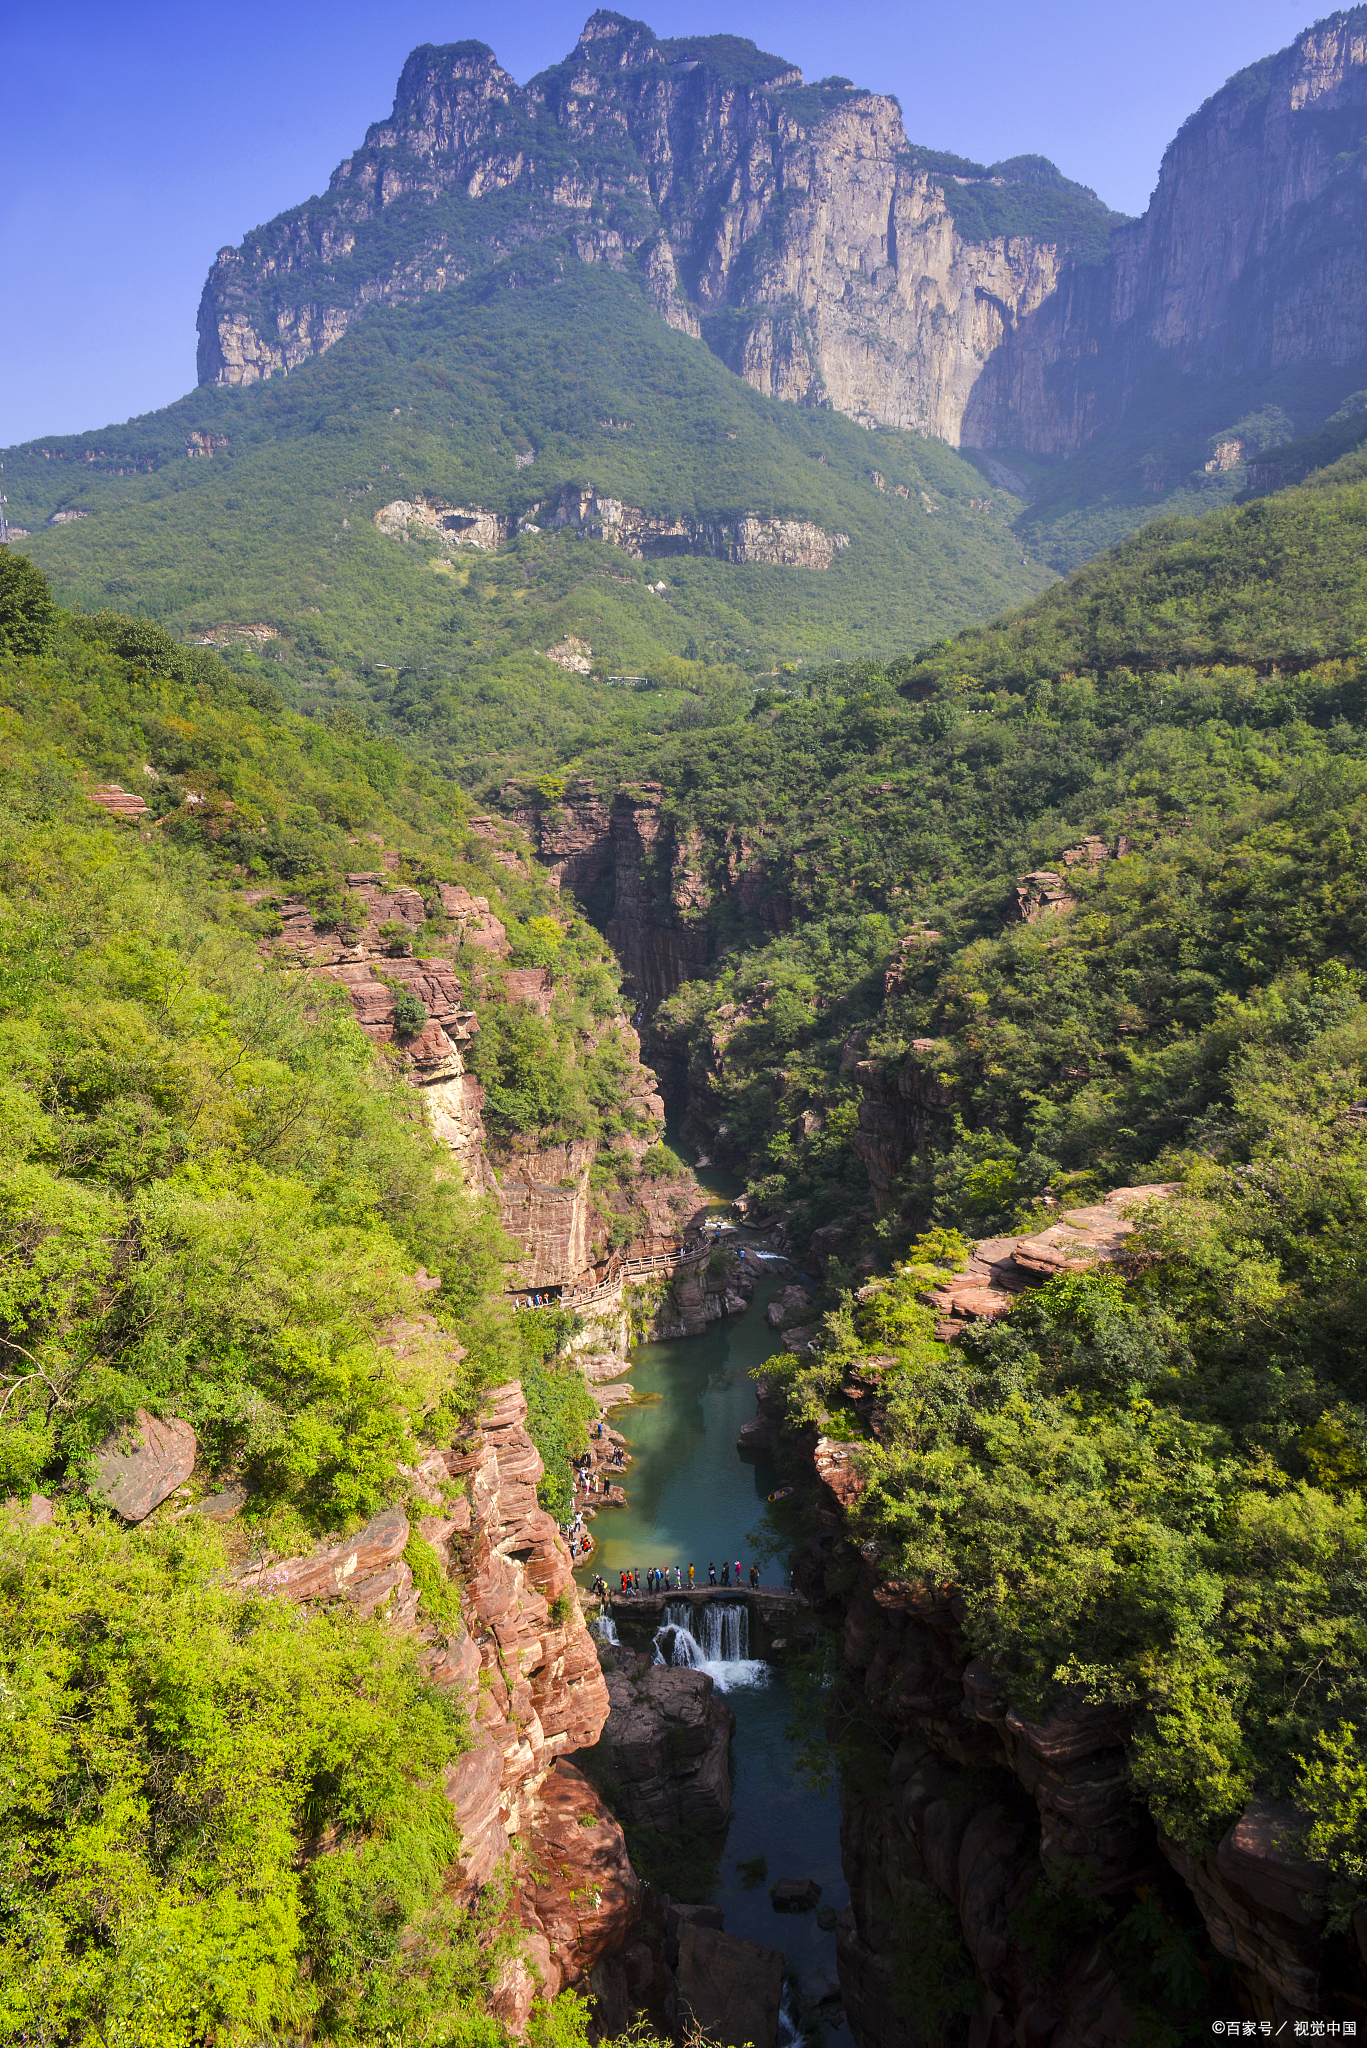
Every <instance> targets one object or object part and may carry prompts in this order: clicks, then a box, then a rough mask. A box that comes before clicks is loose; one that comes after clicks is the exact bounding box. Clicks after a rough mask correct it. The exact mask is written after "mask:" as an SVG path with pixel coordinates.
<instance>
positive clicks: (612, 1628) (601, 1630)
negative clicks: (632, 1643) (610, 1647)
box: [593, 1608, 622, 1649]
mask: <svg viewBox="0 0 1367 2048" xmlns="http://www.w3.org/2000/svg"><path fill="white" fill-rule="evenodd" d="M593 1625H594V1627H595V1629H597V1631H598V1636H599V1640H600V1641H602V1642H605V1643H615V1644H616V1645H617V1647H618V1648H619V1649H620V1648H621V1644H622V1638H621V1637H620V1636H619V1635H618V1633H617V1624H616V1622H615V1621H614V1620H613V1618H612V1616H611V1615H610V1614H609V1613H608V1612H607V1609H606V1608H604V1610H603V1612H602V1613H601V1614H600V1615H599V1617H598V1619H597V1621H595V1623H594V1624H593Z"/></svg>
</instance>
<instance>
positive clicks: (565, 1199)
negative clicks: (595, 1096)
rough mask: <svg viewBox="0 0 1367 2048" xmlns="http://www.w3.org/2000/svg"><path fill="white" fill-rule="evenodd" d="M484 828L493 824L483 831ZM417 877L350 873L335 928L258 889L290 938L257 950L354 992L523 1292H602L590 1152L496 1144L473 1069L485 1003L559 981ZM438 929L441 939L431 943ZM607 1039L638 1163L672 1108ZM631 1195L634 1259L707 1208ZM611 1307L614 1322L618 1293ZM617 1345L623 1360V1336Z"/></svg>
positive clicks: (680, 1192)
mask: <svg viewBox="0 0 1367 2048" xmlns="http://www.w3.org/2000/svg"><path fill="white" fill-rule="evenodd" d="M475 822H476V823H485V824H489V825H490V830H491V831H492V830H495V829H496V828H494V827H493V826H492V824H491V822H490V821H487V820H486V821H475ZM517 858H518V859H519V862H520V859H521V856H520V855H519V856H517ZM410 871H411V864H408V863H405V861H404V858H403V857H402V856H401V855H400V854H398V853H396V852H387V853H384V854H382V856H381V857H380V863H379V865H378V866H377V867H375V868H373V869H359V868H358V869H357V870H355V871H354V872H352V873H350V874H348V875H347V877H346V884H347V899H348V900H347V904H346V908H345V912H344V916H343V918H340V919H335V920H334V921H330V922H327V923H320V922H319V919H318V917H317V916H315V914H314V912H313V911H312V910H311V909H310V907H309V905H308V904H307V903H306V902H305V901H304V900H303V899H302V898H299V897H288V896H285V897H281V896H279V895H278V893H277V892H275V891H271V890H265V889H250V890H246V891H244V892H243V893H244V900H245V901H246V902H247V903H248V904H249V905H256V904H260V903H264V902H267V901H270V902H273V903H274V904H275V906H276V908H277V910H278V914H279V917H280V923H281V931H280V935H279V937H278V938H277V939H275V940H267V941H263V942H262V948H261V950H262V951H263V953H270V952H272V951H278V952H281V953H284V954H286V955H287V956H288V957H289V958H290V959H292V960H293V961H294V963H295V964H297V965H298V966H300V967H303V968H305V969H307V970H308V971H309V972H310V973H313V974H316V975H318V976H319V977H321V978H322V979H324V980H328V981H332V982H335V983H337V984H339V985H340V987H341V988H342V989H344V990H345V992H346V995H347V998H348V1000H349V1002H350V1004H351V1009H352V1014H353V1015H354V1016H355V1018H356V1021H357V1023H358V1024H359V1025H360V1027H361V1029H362V1030H363V1031H364V1032H365V1034H366V1036H367V1037H368V1038H369V1039H370V1040H371V1041H372V1042H373V1043H374V1044H376V1045H379V1046H384V1047H385V1048H386V1049H387V1051H388V1055H389V1057H390V1058H391V1059H392V1060H393V1061H395V1062H396V1064H397V1065H398V1066H399V1067H400V1068H401V1069H402V1070H403V1071H404V1073H405V1074H406V1076H407V1078H408V1080H409V1081H410V1083H411V1084H412V1085H413V1086H414V1087H415V1088H416V1089H418V1091H419V1092H420V1094H421V1096H422V1100H423V1106H424V1109H425V1111H426V1114H427V1121H428V1124H429V1126H430V1128H431V1130H432V1131H433V1134H434V1135H435V1136H436V1137H437V1138H439V1139H440V1140H441V1141H442V1142H443V1143H444V1144H445V1145H446V1146H447V1147H448V1148H449V1149H450V1151H451V1152H452V1154H453V1155H454V1157H455V1158H456V1159H457V1160H458V1162H459V1164H460V1167H461V1170H462V1174H463V1176H464V1178H465V1181H466V1183H467V1185H469V1186H471V1187H473V1188H475V1189H478V1190H483V1191H486V1192H488V1193H490V1194H492V1195H494V1196H495V1197H496V1199H497V1201H498V1204H499V1209H500V1217H501V1221H502V1223H503V1226H504V1228H505V1229H506V1230H507V1231H508V1233H509V1235H510V1236H511V1237H513V1238H514V1239H515V1240H516V1241H517V1242H518V1243H519V1244H520V1245H521V1248H522V1261H521V1267H520V1280H521V1284H522V1286H523V1287H525V1288H527V1289H530V1290H532V1291H539V1290H542V1289H552V1288H573V1287H575V1286H576V1285H578V1286H580V1287H589V1288H591V1289H592V1288H595V1287H602V1286H603V1285H604V1284H605V1283H607V1282H608V1281H609V1280H610V1279H611V1277H612V1274H613V1272H614V1271H615V1270H616V1268H615V1266H614V1261H613V1255H612V1254H610V1253H609V1250H608V1238H609V1235H610V1231H611V1226H612V1224H613V1222H614V1221H615V1220H616V1219H615V1215H610V1214H608V1213H607V1210H606V1209H605V1208H604V1205H603V1201H602V1200H600V1198H599V1197H598V1196H597V1195H596V1194H595V1192H594V1190H593V1189H592V1187H591V1185H590V1169H591V1168H592V1165H593V1162H594V1157H595V1147H594V1144H593V1141H592V1140H589V1139H579V1140H571V1141H569V1142H567V1143H558V1144H547V1145H543V1144H539V1143H538V1142H537V1141H536V1140H535V1139H528V1138H517V1139H514V1140H513V1141H512V1142H511V1143H509V1144H506V1145H504V1146H502V1147H495V1146H494V1145H492V1144H491V1142H490V1140H489V1137H488V1134H487V1132H486V1129H485V1124H484V1117H483V1108H484V1090H483V1088H482V1086H481V1084H480V1082H479V1081H478V1079H477V1078H476V1076H475V1075H474V1074H473V1073H471V1072H469V1071H468V1069H467V1066H466V1062H465V1055H466V1053H467V1052H468V1049H469V1047H470V1044H471V1042H472V1041H473V1039H474V1037H475V1035H476V1034H477V1032H478V1030H479V1010H480V1007H481V1005H483V1004H485V1003H487V1002H490V1001H500V1002H507V1001H511V1002H519V1003H525V1004H526V1005H527V1006H528V1008H530V1009H532V1010H534V1011H535V1012H536V1013H537V1015H538V1016H541V1017H546V1016H548V1015H549V1014H550V1011H551V1008H552V1005H553V1003H554V1000H555V995H556V980H555V976H554V975H553V974H552V973H551V972H550V971H549V970H548V969H546V968H513V967H509V966H507V964H506V962H507V959H508V955H509V952H510V950H511V949H510V947H509V943H508V936H507V931H506V928H505V927H504V925H503V923H502V921H501V920H500V918H499V917H498V916H497V915H496V914H495V913H494V911H493V909H492V908H491V907H490V902H489V899H488V897H486V896H483V895H477V894H472V893H471V891H470V890H469V889H468V888H466V887H464V886H463V885H462V884H459V883H449V882H437V883H434V882H431V881H425V882H423V883H422V885H421V886H419V885H418V884H417V883H416V882H413V881H409V880H405V878H404V877H405V873H407V872H410ZM434 930H435V931H436V932H437V933H438V934H443V933H444V936H440V935H439V936H435V937H434V936H432V934H433V932H434ZM423 933H425V934H426V939H427V943H426V945H425V947H424V953H423V957H421V958H417V957H414V947H415V945H416V944H417V942H418V939H419V935H420V934H423ZM415 1006H419V1007H415ZM419 1020H420V1021H419ZM609 1032H614V1033H616V1035H617V1039H618V1043H619V1046H620V1050H621V1054H622V1062H621V1065H622V1077H621V1107H622V1109H623V1110H624V1111H625V1112H626V1118H627V1120H628V1122H629V1123H630V1124H631V1125H632V1126H633V1127H634V1130H633V1131H632V1132H629V1133H628V1134H627V1135H625V1136H623V1137H622V1138H621V1139H620V1140H619V1145H620V1148H621V1150H622V1151H623V1153H624V1154H625V1155H626V1157H627V1159H628V1162H629V1164H630V1165H631V1166H635V1165H638V1164H639V1162H640V1160H641V1159H642V1158H643V1157H644V1156H645V1154H646V1153H647V1152H648V1151H649V1150H650V1149H651V1147H652V1146H653V1145H654V1144H656V1143H657V1142H658V1140H659V1137H660V1135H661V1132H662V1129H663V1124H664V1103H663V1100H662V1098H661V1096H660V1094H659V1090H658V1084H657V1082H656V1078H655V1075H654V1074H653V1073H652V1072H651V1070H650V1069H649V1068H648V1067H646V1066H645V1065H644V1064H643V1063H642V1060H641V1041H640V1038H639V1036H638V1034H637V1032H636V1030H635V1028H634V1027H633V1025H632V1024H631V1023H630V1022H629V1021H628V1019H627V1018H626V1017H624V1016H617V1017H611V1018H608V1019H606V1020H603V1021H601V1022H600V1023H598V1024H595V1025H594V1026H593V1027H592V1029H591V1031H590V1032H589V1033H588V1035H587V1037H586V1039H585V1041H584V1047H583V1050H584V1051H585V1052H586V1053H587V1052H592V1051H593V1050H595V1049H596V1048H597V1047H598V1046H599V1044H601V1042H602V1040H603V1038H604V1037H605V1036H606V1034H607V1033H609ZM629 1194H630V1201H631V1207H632V1211H633V1214H634V1216H635V1217H636V1220H637V1229H638V1232H639V1235H638V1237H637V1238H636V1239H635V1240H634V1242H633V1247H632V1248H633V1249H637V1250H640V1251H642V1252H647V1253H648V1252H650V1251H651V1250H653V1249H655V1248H657V1247H658V1246H662V1245H663V1244H665V1243H666V1242H668V1243H677V1242H679V1241H680V1240H681V1239H682V1237H683V1235H684V1233H685V1231H686V1230H687V1229H688V1228H689V1227H690V1225H691V1223H692V1222H693V1219H694V1218H695V1216H696V1214H697V1211H698V1209H699V1205H700V1201H701V1193H700V1190H699V1189H698V1188H697V1185H696V1183H695V1182H694V1180H693V1178H692V1175H691V1174H689V1173H687V1172H684V1173H682V1174H675V1175H672V1176H642V1177H640V1179H639V1180H637V1181H636V1182H635V1183H634V1184H633V1185H632V1186H631V1188H630V1190H629ZM620 1263H621V1261H620V1259H618V1260H617V1265H620ZM615 1305H616V1309H617V1311H618V1314H617V1318H616V1320H617V1321H618V1322H620V1321H621V1313H620V1312H621V1307H622V1303H621V1288H620V1284H619V1285H618V1287H617V1290H616V1302H615ZM611 1307H612V1304H611V1303H607V1302H604V1303H600V1304H599V1308H600V1309H601V1311H602V1315H601V1316H600V1319H599V1320H600V1322H602V1321H603V1320H604V1318H606V1320H608V1321H611V1320H612V1317H611V1316H610V1315H609V1310H610V1308H611ZM613 1341H614V1344H615V1348H618V1349H620V1350H623V1351H624V1350H625V1337H624V1336H623V1335H621V1333H620V1332H619V1333H618V1337H617V1338H615V1339H614V1340H613Z"/></svg>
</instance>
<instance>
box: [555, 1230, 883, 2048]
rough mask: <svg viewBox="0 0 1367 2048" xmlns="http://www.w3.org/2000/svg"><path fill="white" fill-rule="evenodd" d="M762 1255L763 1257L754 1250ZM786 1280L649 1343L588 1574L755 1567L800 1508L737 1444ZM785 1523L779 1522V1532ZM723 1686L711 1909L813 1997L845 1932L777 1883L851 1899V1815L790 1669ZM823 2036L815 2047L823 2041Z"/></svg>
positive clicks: (738, 1671) (772, 1338)
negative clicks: (808, 1764)
mask: <svg viewBox="0 0 1367 2048" xmlns="http://www.w3.org/2000/svg"><path fill="white" fill-rule="evenodd" d="M751 1256H752V1257H753V1253H752V1254H751ZM773 1292H774V1283H773V1282H771V1281H768V1280H765V1279H761V1280H760V1282H759V1284H758V1285H757V1287H756V1289H755V1300H754V1302H753V1303H752V1304H751V1306H750V1307H749V1309H748V1310H747V1311H746V1313H745V1314H744V1315H743V1316H738V1317H734V1318H727V1319H725V1320H723V1321H721V1322H719V1323H714V1324H712V1325H711V1326H710V1328H709V1329H708V1332H707V1334H706V1336H703V1337H687V1338H680V1339H678V1340H677V1341H675V1342H671V1343H665V1344H642V1345H638V1346H637V1347H636V1349H635V1350H634V1351H633V1352H632V1354H631V1360H630V1366H629V1369H628V1372H627V1374H626V1377H627V1378H629V1379H630V1381H631V1383H632V1385H633V1387H634V1388H635V1394H634V1397H633V1400H632V1403H631V1406H630V1407H628V1408H619V1409H618V1410H616V1411H615V1413H614V1414H613V1417H612V1421H613V1423H614V1425H615V1427H616V1428H618V1429H619V1430H620V1431H621V1432H622V1434H623V1435H624V1436H625V1437H626V1439H627V1443H628V1446H629V1448H630V1451H631V1455H632V1463H631V1465H630V1467H629V1468H628V1470H627V1473H626V1476H625V1481H624V1483H625V1486H626V1491H627V1497H628V1502H629V1505H628V1506H627V1507H626V1508H625V1509H622V1508H615V1509H614V1508H607V1509H603V1510H600V1512H599V1513H598V1515H597V1517H596V1518H595V1520H594V1522H593V1535H594V1540H595V1542H596V1543H597V1546H598V1548H597V1552H596V1554H595V1556H594V1558H593V1559H592V1561H591V1563H590V1564H589V1565H587V1566H586V1567H584V1568H583V1569H582V1570H581V1571H580V1573H579V1577H580V1579H581V1581H582V1582H584V1583H585V1584H587V1583H588V1581H589V1580H590V1579H591V1578H592V1577H593V1575H594V1573H595V1572H597V1571H601V1572H602V1573H603V1576H604V1577H605V1578H606V1579H607V1581H608V1583H609V1585H612V1584H614V1583H615V1582H616V1580H617V1576H618V1574H619V1573H620V1572H621V1571H622V1570H623V1569H624V1568H626V1567H632V1568H634V1569H637V1570H639V1571H640V1573H641V1576H642V1580H643V1581H644V1578H645V1573H646V1570H647V1568H648V1567H649V1566H651V1565H674V1564H678V1565H679V1566H680V1567H681V1568H682V1570H683V1573H684V1576H685V1578H686V1577H687V1570H688V1565H689V1563H690V1562H692V1563H693V1564H695V1565H696V1566H697V1576H698V1581H699V1583H700V1584H703V1585H706V1583H707V1568H708V1564H709V1563H710V1562H715V1564H716V1566H717V1570H718V1574H720V1571H721V1564H722V1559H723V1558H726V1559H728V1560H729V1561H730V1563H731V1566H732V1569H733V1571H734V1568H735V1562H736V1559H737V1558H740V1559H741V1560H742V1562H743V1564H744V1565H745V1567H746V1569H747V1570H748V1568H749V1565H750V1562H751V1559H752V1557H753V1556H754V1555H755V1554H756V1547H755V1544H754V1543H753V1542H752V1540H751V1538H752V1533H756V1532H760V1531H762V1530H765V1529H775V1532H776V1533H780V1534H787V1535H788V1536H789V1540H790V1541H791V1539H792V1538H793V1537H795V1536H796V1534H797V1531H796V1528H795V1527H793V1528H792V1529H791V1531H790V1532H785V1531H783V1530H782V1528H781V1521H782V1520H787V1519H788V1516H787V1511H785V1510H783V1509H779V1510H774V1509H772V1508H769V1507H768V1506H767V1504H766V1496H767V1495H768V1494H769V1493H770V1492H772V1491H773V1489H774V1488H775V1487H776V1486H777V1485H778V1484H779V1480H778V1476H777V1474H776V1472H775V1470H774V1468H773V1466H772V1465H771V1464H770V1463H769V1462H768V1461H767V1460H766V1459H759V1460H755V1461H750V1460H746V1459H742V1457H741V1455H740V1453H739V1452H738V1451H737V1449H736V1434H737V1431H738V1430H739V1428H740V1426H741V1424H742V1423H743V1422H749V1421H750V1420H752V1419H753V1417H754V1413H755V1385H754V1381H753V1380H752V1379H751V1377H750V1375H751V1372H752V1371H753V1369H754V1368H755V1366H757V1365H759V1364H760V1363H761V1362H762V1361H763V1360H764V1359H765V1358H767V1357H769V1356H770V1354H771V1353H772V1352H774V1351H776V1350H778V1349H779V1348H780V1340H779V1339H778V1337H777V1336H776V1334H775V1333H774V1332H773V1331H772V1330H770V1329H769V1328H768V1326H767V1324H766V1323H765V1321H764V1304H765V1303H766V1301H767V1300H768V1299H769V1297H770V1295H771V1294H772V1293H773ZM776 1516H777V1517H778V1518H780V1521H779V1523H778V1524H777V1525H776V1519H775V1518H776ZM786 1554H787V1543H785V1545H784V1548H783V1550H782V1552H781V1553H780V1557H779V1561H778V1562H777V1563H775V1564H770V1565H766V1566H763V1567H762V1578H763V1582H764V1583H765V1584H766V1585H775V1584H777V1585H783V1584H786V1583H787V1564H786ZM709 1668H713V1669H715V1670H716V1675H717V1677H718V1679H719V1682H720V1683H721V1684H722V1685H723V1686H724V1687H725V1688H726V1693H727V1700H728V1704H729V1705H730V1706H731V1708H732V1710H733V1712H734V1713H735V1716H736V1733H735V1739H734V1743H733V1745H732V1766H733V1773H734V1794H733V1804H732V1811H731V1823H730V1828H729V1830H728V1833H727V1837H726V1844H725V1848H724V1850H723V1852H722V1856H721V1863H720V1868H719V1871H718V1875H717V1882H716V1884H715V1886H714V1887H713V1889H712V1891H711V1893H710V1895H709V1902H710V1903H712V1904H714V1905H718V1906H720V1907H721V1908H722V1909H723V1912H724V1914H725V1920H726V1931H727V1933H728V1934H738V1935H742V1936H744V1937H745V1938H746V1939H747V1940H750V1941H757V1942H762V1943H763V1944H764V1945H765V1946H766V1947H769V1948H779V1949H782V1950H783V1952H784V1955H785V1956H786V1957H787V1959H788V1962H789V1963H790V1964H791V1965H792V1967H793V1968H794V1970H795V1971H796V1972H797V1974H798V1976H799V1977H800V1978H801V1979H802V1980H803V1984H804V1988H807V1989H809V1988H810V1987H811V1986H812V1985H813V1982H814V1980H815V1979H817V1978H825V1979H827V1980H828V1981H829V1983H830V1984H831V1985H834V1984H835V1981H836V1965H835V1935H834V1933H832V1932H826V1931H823V1930H822V1929H821V1928H819V1927H818V1926H817V1923H816V1916H815V1914H813V1913H810V1912H808V1913H801V1914H793V1913H776V1912H775V1911H774V1909H773V1907H772V1905H771V1904H770V1900H769V1885H770V1884H772V1883H773V1882H774V1881H775V1880H776V1879H778V1878H782V1877H811V1878H815V1879H816V1881H817V1883H818V1884H819V1885H820V1886H821V1903H822V1906H823V1907H826V1906H832V1907H835V1908H836V1909H839V1908H840V1907H842V1906H844V1905H845V1904H846V1903H847V1901H848V1898H849V1892H848V1889H847V1887H846V1885H845V1881H844V1877H843V1875H842V1873H841V1868H840V1808H839V1801H838V1799H837V1796H836V1792H835V1789H834V1785H833V1784H832V1785H831V1786H830V1787H829V1789H827V1790H826V1791H824V1792H820V1791H814V1790H813V1789H812V1786H811V1784H810V1782H809V1781H808V1780H807V1779H806V1778H805V1777H803V1776H802V1775H801V1774H800V1773H799V1771H798V1770H797V1768H796V1764H795V1757H794V1751H793V1745H792V1743H791V1742H790V1741H789V1739H788V1737H787V1735H786V1733H785V1730H786V1728H787V1726H788V1723H789V1721H790V1720H791V1718H792V1711H793V1710H792V1699H791V1694H790V1692H789V1689H788V1686H787V1684H786V1683H785V1680H784V1675H783V1670H782V1666H781V1664H778V1663H770V1664H760V1665H758V1666H750V1667H744V1666H741V1667H731V1668H730V1669H728V1667H726V1666H722V1667H720V1668H717V1667H709ZM761 1856H762V1857H763V1858H764V1860H765V1864H766V1866H767V1875H766V1877H765V1879H764V1881H763V1882H762V1883H759V1884H754V1883H752V1884H751V1886H750V1887H749V1888H747V1887H746V1885H745V1884H744V1883H743V1882H742V1874H741V1866H742V1865H744V1864H746V1863H749V1862H750V1861H751V1860H752V1859H753V1858H756V1857H761ZM813 2038H814V2037H813ZM821 2038H822V2039H824V2041H825V2042H826V2043H828V2044H831V2048H834V2044H842V2048H847V2044H848V2043H849V2041H850V2035H849V2031H848V2029H847V2027H846V2026H845V2024H844V2021H843V2019H842V2018H841V2017H840V2015H839V2013H838V2011H837V2012H836V2013H834V2014H833V2015H831V2016H830V2017H828V2016H827V2014H826V2013H825V2012H823V2013H822V2015H821Z"/></svg>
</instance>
